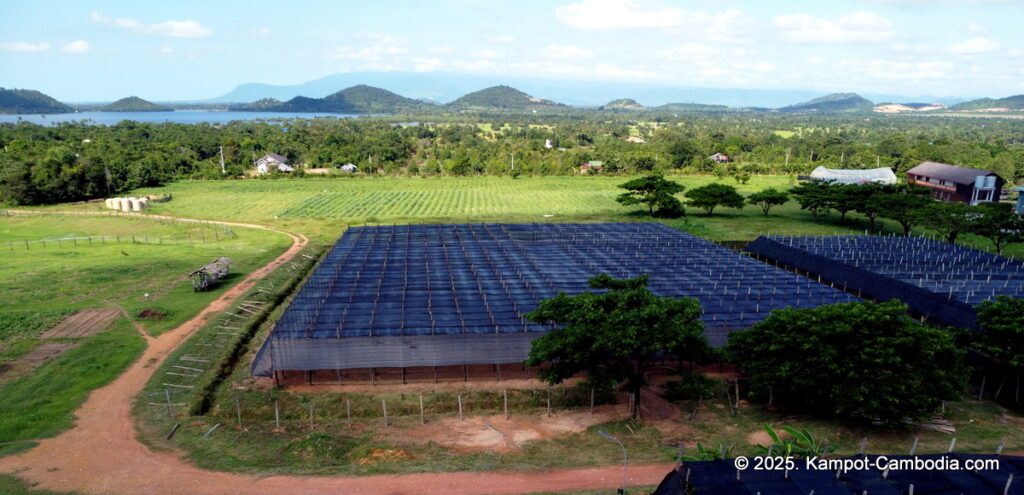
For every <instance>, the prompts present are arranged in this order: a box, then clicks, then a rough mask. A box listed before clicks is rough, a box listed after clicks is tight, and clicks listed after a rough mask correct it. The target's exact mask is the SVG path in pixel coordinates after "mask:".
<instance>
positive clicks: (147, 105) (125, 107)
mask: <svg viewBox="0 0 1024 495" xmlns="http://www.w3.org/2000/svg"><path fill="white" fill-rule="evenodd" d="M171 110H173V109H172V108H170V107H165V106H163V105H157V104H156V103H153V102H151V101H146V100H143V99H142V98H139V97H138V96H129V97H127V98H121V99H120V100H117V101H115V102H113V103H111V104H109V105H106V106H102V107H100V108H99V111H101V112H170V111H171Z"/></svg>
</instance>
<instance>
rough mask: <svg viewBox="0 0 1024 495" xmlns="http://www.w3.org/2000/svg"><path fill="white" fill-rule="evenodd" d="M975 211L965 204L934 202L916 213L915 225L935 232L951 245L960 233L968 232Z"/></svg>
mask: <svg viewBox="0 0 1024 495" xmlns="http://www.w3.org/2000/svg"><path fill="white" fill-rule="evenodd" d="M977 216H978V214H977V213H975V209H974V208H973V207H971V206H970V205H968V204H966V203H946V202H941V201H936V202H934V203H932V204H930V205H928V206H926V207H925V208H922V209H921V210H920V211H919V212H918V219H917V223H919V224H921V225H923V226H925V227H928V228H930V229H932V230H935V231H937V232H938V233H939V234H941V235H942V238H943V239H945V240H946V242H948V243H950V244H953V243H955V242H956V239H957V237H959V236H960V234H961V233H963V232H967V231H969V230H970V228H971V225H972V223H973V222H974V219H975V217H977Z"/></svg>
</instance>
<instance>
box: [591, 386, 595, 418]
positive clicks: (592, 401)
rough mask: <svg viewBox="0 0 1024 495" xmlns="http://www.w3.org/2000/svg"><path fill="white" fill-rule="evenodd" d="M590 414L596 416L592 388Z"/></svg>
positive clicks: (592, 390)
mask: <svg viewBox="0 0 1024 495" xmlns="http://www.w3.org/2000/svg"><path fill="white" fill-rule="evenodd" d="M590 414H594V387H593V386H591V387H590Z"/></svg>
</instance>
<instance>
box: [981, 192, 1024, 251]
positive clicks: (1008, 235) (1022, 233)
mask: <svg viewBox="0 0 1024 495" xmlns="http://www.w3.org/2000/svg"><path fill="white" fill-rule="evenodd" d="M975 212H976V213H977V214H976V215H975V216H974V217H973V219H972V220H971V226H970V229H971V232H972V233H974V234H977V235H980V236H982V237H984V238H986V239H988V240H990V241H992V245H993V246H994V247H995V248H996V254H1002V253H1003V249H1004V248H1006V245H1007V244H1012V243H1015V242H1021V241H1024V215H1018V214H1017V213H1015V212H1014V211H1013V205H1011V204H1009V203H982V204H980V205H978V206H977V207H976V208H975Z"/></svg>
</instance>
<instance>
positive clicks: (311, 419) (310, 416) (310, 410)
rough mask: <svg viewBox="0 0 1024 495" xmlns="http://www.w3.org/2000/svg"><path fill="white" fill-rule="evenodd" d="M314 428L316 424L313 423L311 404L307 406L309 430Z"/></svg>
mask: <svg viewBox="0 0 1024 495" xmlns="http://www.w3.org/2000/svg"><path fill="white" fill-rule="evenodd" d="M314 428H316V424H314V423H313V404H312V403H310V404H309V430H310V431H313V429H314Z"/></svg>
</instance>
